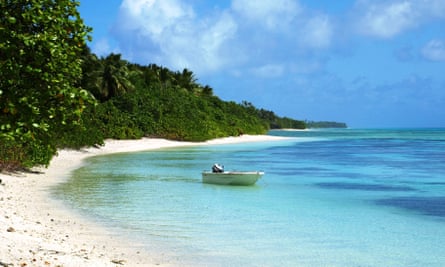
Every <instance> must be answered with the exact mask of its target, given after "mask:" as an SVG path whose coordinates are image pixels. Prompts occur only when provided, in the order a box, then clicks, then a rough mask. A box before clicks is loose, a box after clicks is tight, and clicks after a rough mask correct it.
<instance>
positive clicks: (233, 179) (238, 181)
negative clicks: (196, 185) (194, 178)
mask: <svg viewBox="0 0 445 267" xmlns="http://www.w3.org/2000/svg"><path fill="white" fill-rule="evenodd" d="M263 175H264V172H257V171H254V172H236V171H229V172H219V173H215V172H203V173H202V182H203V183H205V184H218V185H253V184H255V183H256V181H258V179H260V178H261V176H263Z"/></svg>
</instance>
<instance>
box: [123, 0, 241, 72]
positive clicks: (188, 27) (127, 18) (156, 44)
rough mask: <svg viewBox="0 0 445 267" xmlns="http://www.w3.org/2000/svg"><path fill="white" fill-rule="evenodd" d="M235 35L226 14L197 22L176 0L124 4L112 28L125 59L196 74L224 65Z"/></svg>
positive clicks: (135, 0) (136, 0) (134, 0)
mask: <svg viewBox="0 0 445 267" xmlns="http://www.w3.org/2000/svg"><path fill="white" fill-rule="evenodd" d="M236 31H237V24H236V22H235V21H234V20H233V18H232V17H231V16H230V14H227V13H219V14H218V15H217V16H214V17H204V18H197V17H196V15H195V13H194V10H193V8H192V7H191V6H189V5H187V4H185V1H180V0H124V1H123V3H122V5H121V7H120V16H119V21H118V22H117V23H116V25H115V28H114V33H115V35H117V38H118V39H119V40H120V44H121V46H122V47H124V49H123V50H124V51H123V52H125V54H126V56H127V58H128V56H130V57H132V58H130V59H133V60H136V61H138V62H140V61H142V59H143V61H146V62H156V63H157V64H161V65H166V66H168V67H171V68H175V69H182V68H189V69H192V70H193V71H200V72H205V71H208V70H215V69H218V68H219V67H221V66H222V65H224V64H225V63H227V62H228V60H229V59H228V57H227V55H226V54H225V53H226V52H225V51H226V46H227V45H228V41H229V40H230V39H231V38H232V37H233V36H234V34H235V33H236ZM141 57H142V58H141Z"/></svg>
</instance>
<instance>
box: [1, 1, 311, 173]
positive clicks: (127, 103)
mask: <svg viewBox="0 0 445 267" xmlns="http://www.w3.org/2000/svg"><path fill="white" fill-rule="evenodd" d="M0 6H1V9H2V11H3V14H4V15H3V16H1V17H0V171H5V170H17V169H20V168H28V167H31V166H35V165H48V164H49V161H50V160H51V158H52V157H53V156H54V155H55V153H56V152H57V149H58V148H66V147H69V148H80V147H83V146H93V145H101V144H103V141H104V139H106V138H115V139H129V138H140V137H143V136H151V137H162V138H168V139H174V140H186V141H204V140H208V139H211V138H216V137H224V136H237V135H240V134H263V133H266V132H267V131H268V130H269V129H270V128H274V129H276V128H305V127H306V125H305V122H303V121H297V120H293V119H290V118H281V117H278V116H276V115H275V114H274V113H273V112H272V111H267V110H263V109H257V108H255V107H254V106H253V105H252V104H251V103H249V102H243V103H241V104H238V103H235V102H227V101H222V100H221V99H219V98H218V97H217V96H215V95H213V89H212V88H211V87H210V86H207V85H205V86H203V85H200V84H198V83H197V82H196V78H195V77H194V74H193V73H192V72H191V71H190V70H187V69H184V70H183V71H180V72H179V71H177V72H174V71H171V70H169V69H167V68H164V67H160V66H157V65H154V64H151V65H148V66H141V65H137V64H132V63H130V62H128V61H126V60H122V59H121V56H120V55H116V54H111V55H109V56H107V57H105V58H98V57H97V56H96V55H94V54H92V53H91V52H90V50H89V49H88V47H87V46H86V45H85V42H86V40H87V39H88V38H89V36H88V33H89V32H90V30H91V29H90V28H88V27H86V26H85V25H84V24H83V21H82V20H81V18H80V16H79V13H78V12H77V6H78V2H77V1H74V0H58V1H54V0H14V1H12V0H3V1H1V2H0Z"/></svg>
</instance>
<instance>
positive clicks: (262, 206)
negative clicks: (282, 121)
mask: <svg viewBox="0 0 445 267" xmlns="http://www.w3.org/2000/svg"><path fill="white" fill-rule="evenodd" d="M270 134H271V135H281V136H289V137H297V138H298V139H290V140H285V141H274V142H261V143H245V144H236V145H233V144H232V145H215V146H196V147H187V148H178V149H164V150H154V151H148V152H141V153H129V154H115V155H109V156H101V157H94V158H90V159H88V161H87V164H86V165H85V166H84V167H82V168H80V169H78V170H76V171H75V172H74V173H73V175H72V177H71V178H70V179H69V180H68V181H67V182H66V183H64V184H62V185H60V186H58V187H57V188H55V190H54V193H55V195H56V197H57V198H60V199H63V200H64V201H66V203H68V204H69V205H71V206H72V207H73V208H75V209H77V210H79V211H80V212H82V213H84V214H85V215H87V216H89V217H91V218H93V219H94V220H97V221H98V222H99V223H101V224H103V225H104V226H105V227H110V228H113V230H114V231H117V232H119V233H120V234H121V235H124V236H126V237H128V238H130V239H133V240H137V241H138V242H140V243H142V244H144V246H146V247H147V248H148V249H154V250H160V251H165V252H166V253H168V254H169V255H170V257H171V258H172V261H173V262H176V263H177V264H180V265H184V266H192V265H195V266H196V265H198V266H404V267H406V266H445V130H444V129H411V130H409V129H402V130H354V129H342V130H317V131H315V130H313V131H272V132H270ZM215 162H218V163H221V164H223V165H225V167H226V169H238V170H262V171H265V172H266V174H265V176H264V177H263V178H262V179H261V180H259V181H258V183H257V184H256V185H255V186H250V187H236V186H217V185H208V184H202V183H201V171H202V170H204V169H210V167H211V165H212V164H213V163H215Z"/></svg>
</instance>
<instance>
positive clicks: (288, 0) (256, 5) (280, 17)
mask: <svg viewBox="0 0 445 267" xmlns="http://www.w3.org/2000/svg"><path fill="white" fill-rule="evenodd" d="M232 9H233V10H234V11H235V12H237V13H238V14H240V15H241V16H242V17H244V18H247V19H248V20H249V21H251V22H253V23H256V24H257V25H262V26H264V27H266V28H267V29H270V30H279V29H280V28H281V27H286V26H287V25H289V23H291V21H292V20H293V19H294V18H295V17H296V16H297V15H298V14H299V13H300V12H301V7H300V6H299V4H298V2H297V1H295V0H261V1H258V0H233V1H232Z"/></svg>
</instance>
